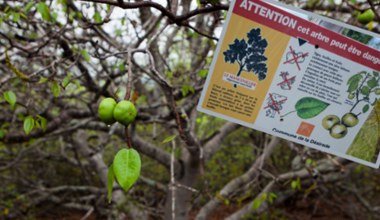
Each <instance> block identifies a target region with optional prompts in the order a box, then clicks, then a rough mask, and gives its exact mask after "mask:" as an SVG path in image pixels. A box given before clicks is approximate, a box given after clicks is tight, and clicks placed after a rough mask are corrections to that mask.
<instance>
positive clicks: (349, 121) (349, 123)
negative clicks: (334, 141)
mask: <svg viewBox="0 0 380 220" xmlns="http://www.w3.org/2000/svg"><path fill="white" fill-rule="evenodd" d="M342 123H343V124H344V125H345V126H346V127H354V126H355V125H357V124H358V123H359V119H358V117H357V116H356V115H354V114H352V113H351V112H349V113H346V114H345V115H343V117H342Z"/></svg>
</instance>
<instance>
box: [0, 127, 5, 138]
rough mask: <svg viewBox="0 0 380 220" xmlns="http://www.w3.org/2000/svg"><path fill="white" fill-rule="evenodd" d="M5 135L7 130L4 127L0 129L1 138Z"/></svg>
mask: <svg viewBox="0 0 380 220" xmlns="http://www.w3.org/2000/svg"><path fill="white" fill-rule="evenodd" d="M4 137H5V131H4V129H0V140H1V139H3V138H4Z"/></svg>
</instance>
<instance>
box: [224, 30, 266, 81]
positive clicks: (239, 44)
mask: <svg viewBox="0 0 380 220" xmlns="http://www.w3.org/2000/svg"><path fill="white" fill-rule="evenodd" d="M247 37H248V42H246V40H245V39H242V40H239V39H235V41H234V43H233V44H230V45H229V47H230V48H229V49H228V50H226V51H224V52H223V54H224V61H225V62H229V63H232V64H234V63H235V62H237V63H238V64H239V66H240V67H239V71H238V72H237V76H238V77H239V76H240V74H241V73H242V71H245V72H253V73H255V74H256V75H258V78H259V80H264V79H265V77H266V74H267V70H268V68H267V64H266V63H265V61H266V60H267V58H266V57H265V56H264V52H265V49H266V48H267V46H268V42H267V40H266V39H265V38H263V37H262V36H261V30H260V28H253V29H252V30H251V31H249V32H248V33H247ZM236 86H237V85H236V84H234V87H236Z"/></svg>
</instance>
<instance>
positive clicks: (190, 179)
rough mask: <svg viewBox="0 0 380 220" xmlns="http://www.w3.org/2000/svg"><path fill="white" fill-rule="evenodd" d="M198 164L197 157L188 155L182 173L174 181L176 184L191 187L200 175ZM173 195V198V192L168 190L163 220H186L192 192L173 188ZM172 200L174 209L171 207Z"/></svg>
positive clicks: (181, 188) (176, 187)
mask: <svg viewBox="0 0 380 220" xmlns="http://www.w3.org/2000/svg"><path fill="white" fill-rule="evenodd" d="M200 163H201V161H200V159H199V157H198V158H196V157H195V156H191V155H188V158H186V159H185V160H184V164H183V166H184V173H183V175H182V176H181V177H180V178H179V179H176V183H178V184H180V185H183V186H186V187H193V186H194V185H195V183H196V181H197V179H198V176H199V174H200ZM174 194H175V196H174V198H173V190H172V189H169V191H168V194H167V197H166V202H165V220H174V219H175V220H187V219H188V215H189V211H190V207H191V199H192V195H193V192H192V191H190V190H189V189H185V188H183V187H178V186H175V192H174ZM173 199H174V207H173V206H172V205H173ZM173 209H174V213H173ZM173 217H174V218H173Z"/></svg>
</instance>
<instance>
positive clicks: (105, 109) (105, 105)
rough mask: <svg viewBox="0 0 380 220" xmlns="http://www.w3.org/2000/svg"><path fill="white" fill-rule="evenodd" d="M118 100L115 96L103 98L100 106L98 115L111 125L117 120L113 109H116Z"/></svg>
mask: <svg viewBox="0 0 380 220" xmlns="http://www.w3.org/2000/svg"><path fill="white" fill-rule="evenodd" d="M115 106H116V101H115V99H113V98H105V99H103V100H102V101H101V102H100V104H99V107H98V116H99V118H100V120H102V121H103V122H104V123H106V124H108V125H110V124H113V123H114V122H115V119H114V117H113V110H114V109H115Z"/></svg>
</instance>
